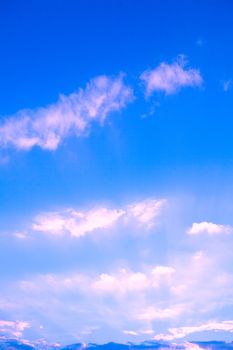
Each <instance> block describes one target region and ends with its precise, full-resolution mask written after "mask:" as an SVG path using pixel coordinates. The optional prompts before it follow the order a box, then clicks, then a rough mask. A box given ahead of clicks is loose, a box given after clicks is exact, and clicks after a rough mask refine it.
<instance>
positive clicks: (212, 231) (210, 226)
mask: <svg viewBox="0 0 233 350" xmlns="http://www.w3.org/2000/svg"><path fill="white" fill-rule="evenodd" d="M231 232H232V227H231V226H228V225H218V224H214V223H212V222H207V221H203V222H199V223H197V222H194V223H193V224H192V226H191V228H189V229H188V230H187V233H188V234H189V235H199V234H203V233H207V234H209V235H218V234H227V233H231Z"/></svg>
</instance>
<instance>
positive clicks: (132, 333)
mask: <svg viewBox="0 0 233 350" xmlns="http://www.w3.org/2000/svg"><path fill="white" fill-rule="evenodd" d="M123 333H124V334H126V335H133V336H137V335H139V333H138V332H135V331H127V330H125V331H123Z"/></svg>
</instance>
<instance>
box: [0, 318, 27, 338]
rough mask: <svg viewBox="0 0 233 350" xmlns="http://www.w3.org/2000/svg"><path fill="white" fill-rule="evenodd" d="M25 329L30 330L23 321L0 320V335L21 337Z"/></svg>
mask: <svg viewBox="0 0 233 350" xmlns="http://www.w3.org/2000/svg"><path fill="white" fill-rule="evenodd" d="M27 328H30V324H29V323H28V322H24V321H5V320H0V333H2V334H5V335H8V336H13V337H16V338H18V337H21V336H22V334H23V331H24V330H25V329H27Z"/></svg>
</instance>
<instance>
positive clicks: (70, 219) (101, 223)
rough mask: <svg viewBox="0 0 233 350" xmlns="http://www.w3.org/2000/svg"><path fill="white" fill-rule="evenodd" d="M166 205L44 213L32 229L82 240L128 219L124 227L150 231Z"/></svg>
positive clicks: (151, 201) (152, 203)
mask: <svg viewBox="0 0 233 350" xmlns="http://www.w3.org/2000/svg"><path fill="white" fill-rule="evenodd" d="M165 203H166V201H165V200H164V199H161V200H156V199H147V200H145V201H142V202H138V203H134V204H132V205H129V206H127V207H126V208H124V207H123V208H119V209H112V208H106V207H95V208H93V209H90V210H83V211H77V210H75V209H65V210H63V211H61V212H48V213H42V214H40V215H38V216H36V217H35V219H34V223H33V225H32V229H33V230H34V231H40V232H44V233H47V234H51V235H63V234H67V233H68V234H70V235H71V236H73V237H81V236H84V235H85V234H88V233H90V232H93V231H95V230H97V229H107V228H110V227H112V226H113V225H114V224H116V223H117V222H119V220H120V219H121V218H122V219H123V218H124V219H125V220H122V224H130V223H131V222H134V223H136V224H138V223H139V224H140V225H144V226H145V227H146V228H148V229H149V228H152V227H153V225H154V224H155V220H156V218H157V216H159V214H161V210H162V208H163V207H164V204H165ZM19 238H20V237H19Z"/></svg>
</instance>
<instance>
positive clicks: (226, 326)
mask: <svg viewBox="0 0 233 350" xmlns="http://www.w3.org/2000/svg"><path fill="white" fill-rule="evenodd" d="M204 331H227V332H230V333H233V321H232V320H229V321H221V322H212V321H211V322H207V323H204V324H201V325H199V326H190V327H177V328H169V331H168V333H167V334H157V335H156V336H155V337H154V339H156V340H159V339H164V340H174V339H178V338H185V337H186V336H187V335H189V334H193V333H198V332H204Z"/></svg>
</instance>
